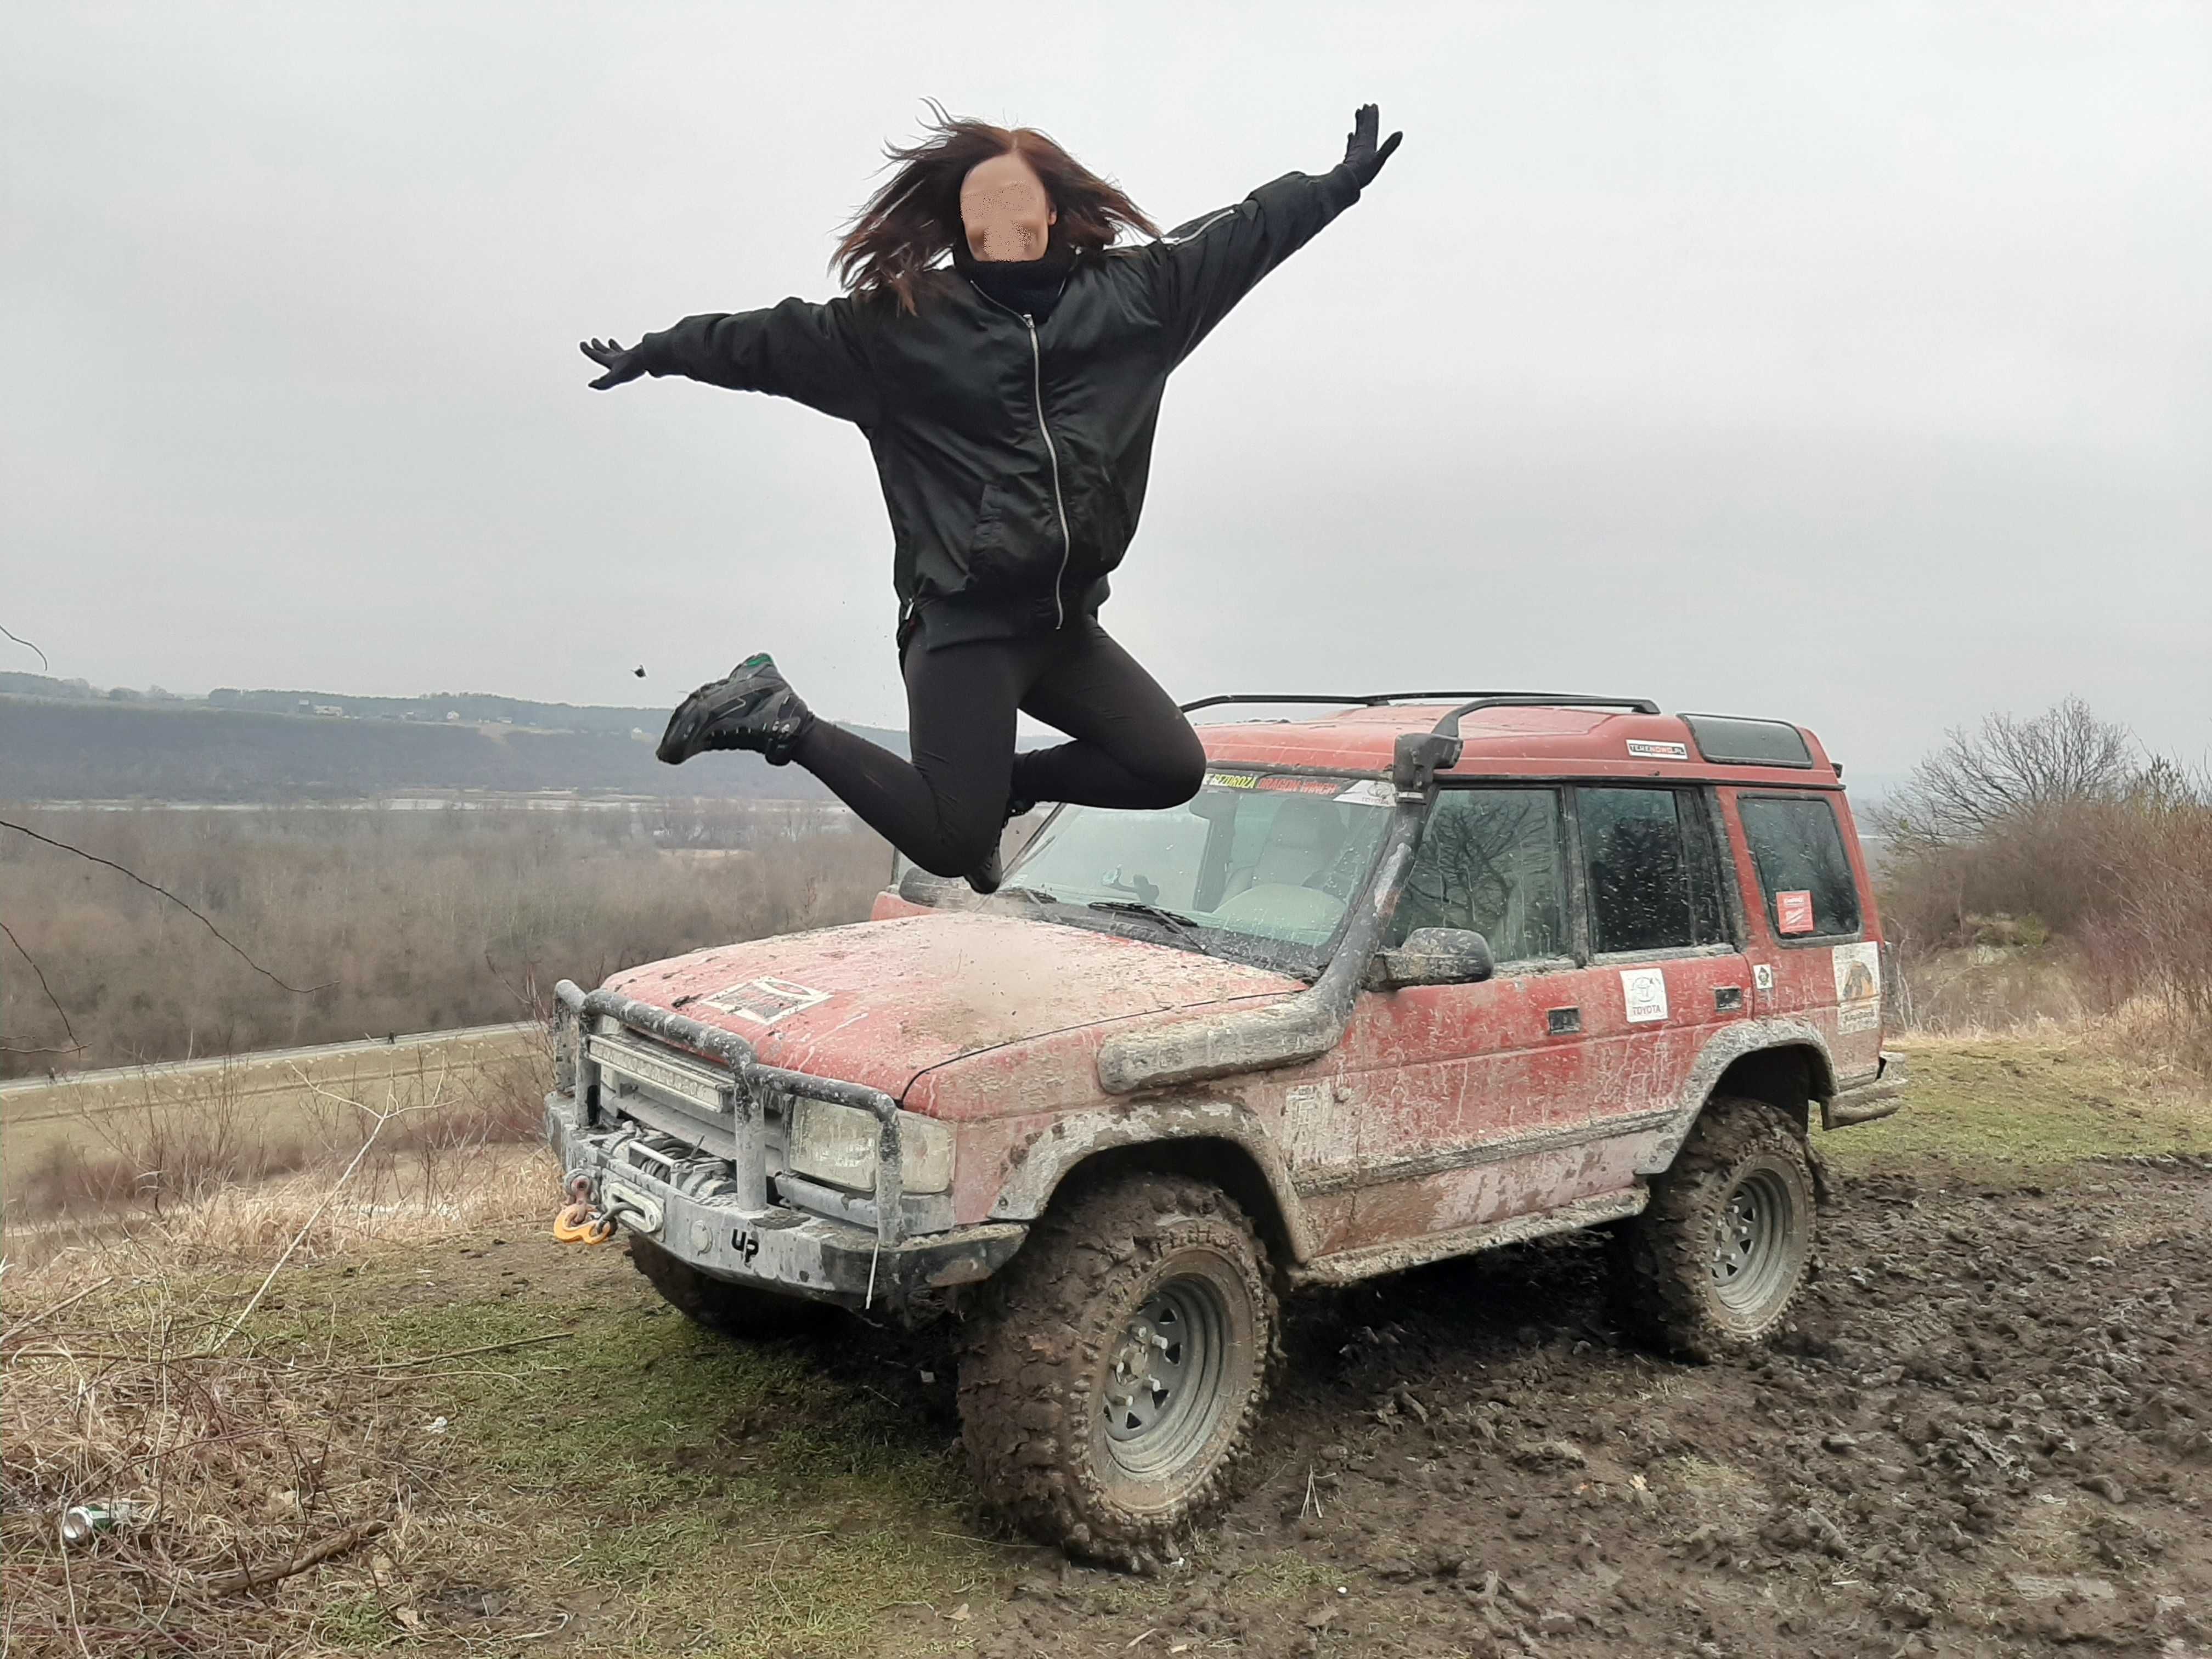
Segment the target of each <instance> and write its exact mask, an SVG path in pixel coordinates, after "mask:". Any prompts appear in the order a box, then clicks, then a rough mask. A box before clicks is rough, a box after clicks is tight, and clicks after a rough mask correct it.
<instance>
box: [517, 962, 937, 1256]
mask: <svg viewBox="0 0 2212 1659" xmlns="http://www.w3.org/2000/svg"><path fill="white" fill-rule="evenodd" d="M553 995H554V998H555V1000H556V1002H557V1004H558V1005H559V1007H560V1010H561V1012H562V1013H563V1014H565V1015H567V1016H568V1018H572V1019H574V1021H575V1023H576V1027H577V1035H576V1059H575V1065H576V1071H575V1076H574V1080H573V1086H574V1089H575V1091H576V1103H577V1108H578V1110H579V1112H580V1113H584V1114H586V1121H589V1120H588V1114H587V1107H586V1103H587V1102H588V1101H589V1099H590V1097H591V1091H592V1088H593V1087H594V1086H595V1085H597V1083H598V1081H599V1078H598V1075H597V1073H598V1066H597V1065H596V1064H595V1063H594V1062H593V1061H592V1058H591V1050H590V1047H589V1045H588V1044H587V1043H586V1041H585V1039H586V1037H588V1036H590V1035H591V1032H590V1024H591V1021H592V1019H593V1018H595V1017H597V1016H599V1015H601V1014H604V1015H605V1016H607V1018H611V1019H613V1020H615V1021H617V1022H618V1023H620V1024H623V1025H625V1026H628V1027H629V1029H630V1030H634V1031H641V1032H644V1033H646V1034H647V1036H656V1037H659V1038H660V1039H661V1040H662V1041H663V1042H672V1043H675V1044H677V1045H678V1046H679V1047H681V1048H689V1049H690V1050H691V1051H692V1052H693V1053H694V1054H702V1055H704V1056H705V1057H706V1058H708V1059H709V1060H714V1062H716V1063H717V1064H718V1065H721V1066H726V1067H728V1068H729V1072H730V1075H731V1080H732V1089H731V1091H730V1096H731V1118H732V1129H733V1130H734V1132H735V1136H736V1140H737V1154H738V1155H737V1159H736V1171H735V1173H736V1179H737V1182H738V1189H739V1191H740V1192H741V1193H742V1194H743V1202H744V1207H746V1208H747V1209H750V1210H764V1209H766V1208H767V1207H768V1174H767V1168H766V1164H767V1159H766V1154H765V1152H764V1151H763V1145H762V1127H763V1126H762V1113H763V1102H762V1091H763V1090H764V1089H775V1090H780V1091H782V1092H783V1093H785V1094H787V1095H793V1096H797V1097H802V1098H804V1099H807V1100H819V1101H823V1102H826V1103H829V1104H830V1105H833V1106H854V1107H858V1108H859V1109H860V1110H862V1111H864V1112H867V1113H870V1114H872V1115H873V1116H874V1118H875V1120H876V1243H878V1245H879V1246H889V1245H893V1244H896V1243H899V1241H900V1239H901V1237H902V1231H901V1227H900V1211H901V1208H902V1200H903V1199H904V1197H905V1166H904V1165H903V1164H902V1163H901V1161H900V1159H901V1151H900V1146H899V1127H898V1109H899V1108H898V1103H897V1102H896V1101H895V1100H893V1099H892V1098H891V1097H890V1096H889V1095H887V1094H885V1093H884V1091H882V1090H880V1089H870V1088H867V1087H866V1086H864V1085H860V1084H858V1083H843V1082H840V1081H838V1080H837V1079H834V1078H825V1077H814V1076H811V1075H810V1074H808V1073H805V1072H793V1071H787V1070H786V1069H785V1068H784V1067H782V1066H765V1065H763V1064H762V1063H761V1060H760V1057H759V1056H758V1055H757V1054H755V1053H754V1052H753V1046H752V1044H750V1042H746V1041H745V1040H744V1038H743V1037H741V1036H738V1035H737V1033H736V1032H734V1031H725V1030H720V1029H719V1028H717V1027H715V1026H712V1025H702V1024H700V1023H699V1022H698V1021H697V1020H696V1019H687V1018H684V1016H683V1015H682V1014H678V1013H671V1012H670V1011H669V1010H667V1009H665V1008H656V1007H654V1006H653V1005H652V1004H650V1003H646V1002H635V1001H633V1000H631V999H629V997H626V996H623V995H620V994H617V993H616V992H613V991H604V990H602V991H592V992H586V991H584V990H583V989H581V988H580V987H579V986H577V984H576V983H575V982H574V981H573V980H565V979H564V980H562V981H561V982H560V983H559V984H557V985H556V986H555V987H553Z"/></svg>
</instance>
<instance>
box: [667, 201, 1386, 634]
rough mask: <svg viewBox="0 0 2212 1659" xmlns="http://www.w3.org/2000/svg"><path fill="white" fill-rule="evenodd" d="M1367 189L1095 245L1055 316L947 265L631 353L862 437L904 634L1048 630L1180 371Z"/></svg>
mask: <svg viewBox="0 0 2212 1659" xmlns="http://www.w3.org/2000/svg"><path fill="white" fill-rule="evenodd" d="M1358 197H1359V186H1358V184H1357V183H1356V182H1354V180H1353V179H1352V176H1351V174H1350V173H1348V172H1347V171H1346V169H1344V168H1343V167H1338V168H1335V169H1334V170H1333V171H1331V172H1328V173H1322V174H1320V175H1319V176H1318V177H1316V176H1312V175H1309V174H1306V173H1286V174H1285V175H1284V176H1283V177H1282V178H1280V179H1276V180H1274V182H1273V183H1272V184H1267V185H1261V187H1260V188H1259V189H1257V190H1255V191H1253V192H1252V193H1251V194H1250V195H1249V196H1248V197H1245V198H1244V199H1243V201H1242V202H1239V203H1238V204H1237V205H1235V206H1234V207H1230V208H1224V209H1222V210H1220V211H1219V212H1218V213H1214V214H1211V215H1208V216H1205V217H1203V218H1200V219H1195V220H1193V221H1192V222H1190V223H1188V224H1187V225H1184V226H1182V227H1180V228H1177V229H1176V230H1173V231H1170V233H1169V234H1167V235H1165V236H1164V237H1162V238H1161V239H1160V240H1158V241H1156V242H1152V243H1148V244H1145V245H1143V246H1135V247H1127V248H1110V249H1108V250H1106V251H1105V252H1080V251H1079V255H1078V257H1077V258H1076V259H1075V261H1074V263H1073V267H1072V268H1071V270H1070V271H1069V273H1068V276H1067V282H1066V287H1065V288H1064V289H1062V290H1061V292H1060V299H1059V301H1058V303H1057V304H1056V305H1054V307H1053V308H1052V310H1051V313H1050V314H1049V315H1048V316H1047V317H1046V318H1044V319H1042V320H1037V321H1033V320H1032V319H1030V318H1027V317H1024V316H1021V315H1018V314H1017V313H1013V312H1012V311H1010V310H1008V309H1007V308H1006V307H1003V306H1000V305H999V304H998V303H996V302H995V301H993V300H991V299H990V298H989V297H988V296H987V295H984V294H983V293H982V292H981V290H980V289H977V288H976V286H975V284H974V283H970V282H969V281H968V280H967V279H966V278H965V277H963V276H960V275H959V274H958V273H957V271H955V270H950V269H940V270H933V271H931V272H930V273H929V274H928V275H927V276H926V277H925V278H924V279H923V281H922V283H921V285H920V287H919V289H918V291H917V292H916V295H915V307H916V308H915V311H914V312H912V313H907V312H902V311H901V310H900V309H899V308H898V306H897V304H896V301H895V300H893V299H892V298H891V297H890V296H889V295H870V296H866V297H859V298H851V297H848V298H841V299H836V300H832V301H829V303H828V304H826V305H815V304H811V303H810V302H808V301H804V300H786V301H784V302H783V303H782V304H781V305H777V306H771V307H769V308H768V309H766V310H764V311H748V312H739V313H733V314H720V315H707V316H699V317H687V318H685V319H684V320H683V321H682V322H680V323H678V324H677V325H675V326H674V327H673V328H670V329H667V330H665V331H662V332H660V333H658V334H648V335H647V336H646V337H645V338H644V339H643V340H642V341H641V342H640V343H639V344H638V347H637V349H638V352H639V353H640V355H641V357H642V359H643V361H644V363H645V367H646V368H647V370H648V371H649V372H650V373H652V374H656V375H660V374H680V375H684V376H686V377H688V378H689V379H691V380H703V381H706V382H708V384H710V385H713V386H729V387H731V388H732V389H734V390H738V391H742V392H771V393H774V394H775V395H776V396H779V397H785V398H794V399H796V400H797V401H798V402H799V403H802V404H807V405H808V406H809V407H810V408H813V409H818V410H821V411H822V412H823V413H824V414H826V415H831V416H836V417H837V418H839V419H841V420H848V421H851V422H854V424H855V425H857V426H859V427H860V428H861V430H862V431H863V432H865V433H866V435H867V439H868V445H869V447H870V449H871V450H872V452H873V453H874V455H875V461H876V471H877V472H878V476H879V477H881V479H882V483H883V491H884V506H885V507H888V508H889V509H890V520H891V533H892V538H893V546H894V552H893V574H892V581H893V584H894V586H896V589H897V592H898V596H899V601H900V606H901V611H900V616H901V622H902V627H901V632H900V638H901V641H902V643H903V641H904V640H905V638H906V636H907V634H908V629H909V628H910V627H911V625H912V624H913V623H915V621H916V620H917V619H924V620H926V622H927V632H926V635H925V637H926V638H927V641H928V643H930V644H932V645H940V644H951V643H953V642H955V641H958V640H966V639H985V638H1003V637H1007V636H1010V635H1017V634H1024V633H1029V632H1033V631H1043V630H1048V629H1056V628H1059V627H1061V626H1063V625H1065V624H1066V623H1067V622H1068V621H1069V620H1071V619H1073V618H1076V617H1082V616H1086V615H1089V614H1091V613H1093V612H1095V611H1097V608H1098V606H1099V605H1100V604H1101V603H1102V602H1103V600H1104V599H1105V597H1106V591H1107V582H1106V578H1107V574H1108V573H1109V572H1110V571H1112V570H1113V569H1114V568H1115V567H1117V566H1118V565H1119V564H1120V563H1121V556H1122V555H1123V554H1124V553H1125V552H1126V551H1127V549H1128V545H1129V540H1130V538H1131V537H1132V536H1133V534H1134V533H1135V532H1136V528H1137V518H1138V515H1139V513H1140V512H1141V511H1142V510H1143V507H1144V503H1145V482H1146V476H1147V475H1148V473H1149V472H1150V471H1151V466H1152V434H1153V431H1154V429H1155V428H1156V427H1157V426H1158V421H1159V409H1160V396H1161V393H1162V392H1164V390H1165V388H1166V386H1167V378H1168V375H1169V374H1170V372H1171V371H1173V370H1174V368H1176V365H1178V364H1179V363H1181V362H1182V360H1183V359H1184V358H1185V357H1187V356H1189V355H1190V353H1191V351H1192V349H1194V347H1195V346H1196V345H1197V344H1198V343H1199V342H1200V340H1202V339H1204V338H1205V337H1206V334H1207V333H1208V331H1211V330H1212V327H1213V325H1215V324H1216V323H1218V322H1219V321H1220V320H1221V319H1222V318H1223V317H1225V316H1226V315H1227V314H1228V313H1229V310H1230V308H1231V307H1232V306H1234V305H1235V304H1236V303H1237V301H1239V300H1241V299H1243V297H1244V295H1247V294H1249V292H1251V290H1252V289H1253V287H1254V286H1255V284H1256V283H1258V282H1259V281H1260V279H1261V277H1263V276H1266V275H1267V273H1268V272H1269V271H1270V270H1273V269H1274V268H1275V267H1276V266H1277V265H1279V264H1281V263H1282V262H1283V261H1284V260H1285V259H1286V258H1289V257H1290V256H1291V254H1292V253H1295V252H1297V250H1298V249H1299V248H1300V247H1303V246H1304V245H1305V244H1306V243H1307V242H1308V241H1310V240H1311V239H1312V238H1313V237H1314V235H1315V234H1316V233H1317V232H1319V231H1320V230H1321V228H1322V227H1323V226H1324V225H1326V224H1328V222H1329V221H1330V220H1332V219H1334V217H1335V216H1337V215H1338V214H1339V213H1341V212H1342V211H1343V210H1345V209H1346V208H1347V207H1349V206H1350V205H1351V204H1352V203H1353V202H1355V201H1357V200H1358Z"/></svg>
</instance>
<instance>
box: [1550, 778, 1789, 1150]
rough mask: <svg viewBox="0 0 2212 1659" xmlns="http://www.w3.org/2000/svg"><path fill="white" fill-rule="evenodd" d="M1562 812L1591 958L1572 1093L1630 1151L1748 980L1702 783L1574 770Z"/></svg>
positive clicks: (1670, 1104) (1735, 1007)
mask: <svg viewBox="0 0 2212 1659" xmlns="http://www.w3.org/2000/svg"><path fill="white" fill-rule="evenodd" d="M1572 818H1573V823H1574V830H1575V842H1576V847H1577V862H1578V867H1579V873H1580V876H1581V878H1582V888H1583V914H1584V916H1585V919H1586V925H1587V928H1588V939H1589V963H1590V972H1589V975H1587V976H1586V980H1585V987H1586V990H1587V993H1588V994H1587V997H1586V999H1585V1000H1584V1002H1583V1005H1582V1006H1581V1019H1582V1026H1583V1075H1582V1079H1581V1081H1582V1085H1583V1089H1582V1095H1581V1107H1582V1109H1583V1112H1584V1113H1585V1114H1586V1115H1587V1120H1588V1121H1589V1123H1590V1124H1591V1125H1592V1127H1595V1128H1597V1129H1600V1130H1603V1131H1607V1132H1608V1133H1609V1134H1610V1136H1612V1137H1617V1138H1619V1140H1618V1144H1616V1145H1615V1146H1613V1152H1615V1153H1616V1154H1619V1155H1621V1156H1625V1157H1626V1158H1628V1161H1629V1163H1630V1165H1631V1167H1632V1165H1633V1163H1634V1161H1635V1155H1636V1154H1638V1153H1640V1152H1641V1150H1642V1149H1643V1148H1644V1146H1645V1145H1646V1144H1648V1143H1649V1142H1650V1140H1651V1139H1653V1138H1655V1137H1656V1133H1657V1132H1658V1130H1659V1129H1660V1127H1662V1124H1663V1122H1664V1121H1665V1120H1666V1119H1668V1117H1669V1116H1670V1115H1672V1114H1673V1113H1674V1111H1675V1110H1676V1109H1678V1107H1679V1105H1680V1092H1681V1088H1682V1085H1683V1083H1684V1082H1685V1080H1686V1079H1687V1077H1688V1075H1689V1073H1690V1070H1691V1067H1692V1066H1693V1065H1694V1064H1695V1062H1696V1060H1697V1057H1698V1054H1699V1051H1700V1050H1701V1049H1702V1048H1704V1047H1705V1042H1707V1041H1708V1040H1709V1039H1710V1037H1711V1036H1712V1033H1713V1030H1714V1028H1715V1027H1716V1026H1717V1025H1720V1024H1726V1023H1729V1022H1733V1021H1735V1020H1736V1019H1740V1018H1741V1017H1742V1012H1741V1011H1742V1010H1743V1008H1744V1007H1745V1006H1746V1004H1747V994H1748V993H1747V987H1749V985H1750V982H1751V967H1750V963H1749V962H1748V961H1747V958H1746V957H1744V955H1743V954H1742V952H1741V950H1740V949H1739V947H1738V944H1737V941H1736V939H1735V937H1734V935H1735V928H1734V926H1733V925H1732V922H1731V921H1730V918H1729V906H1728V903H1727V901H1726V896H1725V889H1724V888H1723V883H1722V872H1721V865H1720V858H1719V850H1718V849H1719V833H1718V827H1717V818H1716V814H1715V809H1714V803H1713V801H1712V799H1711V792H1710V791H1708V790H1705V789H1702V788H1699V787H1692V786H1680V785H1650V784H1582V785H1578V786H1577V787H1576V788H1575V790H1574V792H1573V799H1572Z"/></svg>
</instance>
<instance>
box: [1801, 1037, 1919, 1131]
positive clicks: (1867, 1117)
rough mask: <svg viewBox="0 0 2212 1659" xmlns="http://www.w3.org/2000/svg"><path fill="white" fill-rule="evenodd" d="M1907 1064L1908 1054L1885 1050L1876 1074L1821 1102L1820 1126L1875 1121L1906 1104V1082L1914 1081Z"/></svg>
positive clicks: (1825, 1127)
mask: <svg viewBox="0 0 2212 1659" xmlns="http://www.w3.org/2000/svg"><path fill="white" fill-rule="evenodd" d="M1911 1080H1912V1079H1911V1076H1910V1075H1909V1074H1908V1073H1907V1072H1906V1070H1905V1056H1904V1055H1903V1054H1899V1053H1898V1052H1897V1051H1896V1050H1895V1049H1893V1048H1885V1049H1883V1050H1882V1051H1881V1059H1880V1060H1876V1061H1875V1068H1874V1075H1873V1076H1872V1077H1871V1078H1869V1079H1866V1080H1865V1081H1864V1082H1863V1083H1859V1084H1857V1085H1854V1086H1852V1087H1850V1088H1848V1089H1838V1091H1836V1092H1835V1093H1834V1094H1833V1095H1832V1096H1830V1097H1828V1098H1827V1099H1826V1100H1824V1101H1822V1102H1821V1103H1820V1127H1822V1128H1824V1129H1842V1128H1847V1127H1850V1125H1852V1124H1854V1123H1871V1122H1873V1121H1875V1119H1876V1118H1880V1117H1887V1116H1888V1115H1890V1114H1891V1113H1892V1112H1894V1111H1895V1110H1897V1109H1898V1108H1899V1107H1900V1106H1902V1105H1904V1104H1905V1085H1907V1084H1908V1083H1910V1082H1911Z"/></svg>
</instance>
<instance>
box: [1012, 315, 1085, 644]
mask: <svg viewBox="0 0 2212 1659" xmlns="http://www.w3.org/2000/svg"><path fill="white" fill-rule="evenodd" d="M1022 326H1023V327H1024V328H1026V329H1028V330H1029V331H1030V392H1031V394H1032V395H1033V396H1034V397H1035V398H1036V422H1037V434H1038V435H1039V436H1040V437H1042V439H1043V440H1044V453H1045V454H1046V455H1047V457H1048V458H1049V459H1050V460H1051V462H1052V505H1053V508H1054V511H1055V512H1057V513H1059V514H1060V570H1059V573H1058V574H1055V575H1054V577H1053V579H1052V625H1053V627H1054V629H1062V628H1065V627H1066V626H1067V599H1066V596H1065V595H1064V594H1063V593H1062V592H1061V591H1060V585H1061V584H1062V583H1064V582H1065V581H1066V580H1067V561H1068V559H1069V558H1070V556H1073V553H1074V550H1075V549H1074V546H1073V543H1072V542H1071V541H1070V539H1069V537H1068V534H1067V503H1066V501H1065V500H1063V499H1062V498H1061V496H1060V449H1059V447H1058V446H1057V445H1055V444H1054V442H1053V441H1052V428H1050V427H1048V426H1047V425H1046V424H1045V423H1044V349H1043V348H1042V346H1040V345H1038V344H1037V331H1036V319H1035V318H1034V317H1031V316H1030V314H1029V313H1027V312H1024V313H1022Z"/></svg>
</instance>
